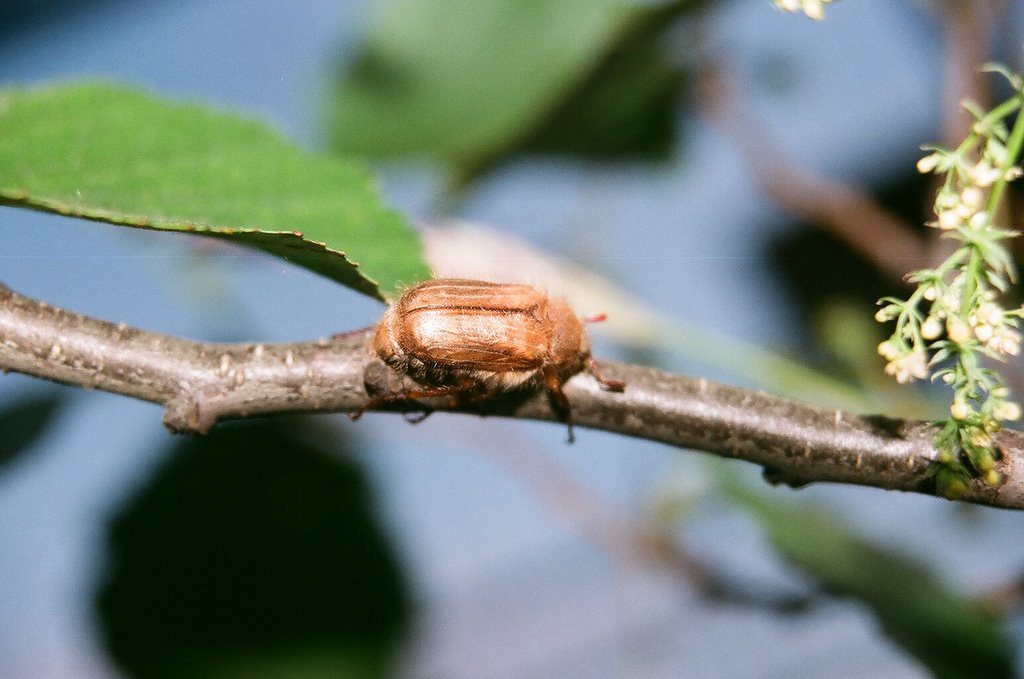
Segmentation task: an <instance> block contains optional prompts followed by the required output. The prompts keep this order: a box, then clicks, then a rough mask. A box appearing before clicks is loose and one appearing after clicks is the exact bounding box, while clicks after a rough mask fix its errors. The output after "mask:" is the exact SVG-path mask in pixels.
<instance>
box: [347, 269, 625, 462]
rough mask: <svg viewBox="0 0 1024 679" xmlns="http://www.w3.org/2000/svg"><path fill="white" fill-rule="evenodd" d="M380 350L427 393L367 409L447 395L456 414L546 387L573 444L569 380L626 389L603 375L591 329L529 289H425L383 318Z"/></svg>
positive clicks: (396, 396)
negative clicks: (585, 376) (469, 404)
mask: <svg viewBox="0 0 1024 679" xmlns="http://www.w3.org/2000/svg"><path fill="white" fill-rule="evenodd" d="M593 320H597V319H593ZM373 349H374V351H375V352H376V353H377V355H378V356H379V357H380V358H381V359H382V360H383V361H384V362H385V363H387V364H388V365H389V366H391V367H392V368H394V369H395V370H397V371H399V372H400V373H404V374H406V375H409V376H410V377H412V378H413V379H415V380H417V381H419V382H421V383H423V384H424V385H425V386H424V387H423V388H422V389H414V390H408V391H403V392H397V393H392V394H387V395H384V396H380V397H377V398H374V399H371V401H370V403H369V404H368V405H367V406H366V408H372V407H375V406H379V405H383V404H384V403H389V402H392V401H398V400H415V399H419V398H425V397H431V396H445V395H447V396H450V397H452V402H451V403H452V405H453V406H454V405H456V404H457V403H459V402H460V401H461V400H463V399H465V398H469V400H471V401H475V400H484V399H487V398H491V397H493V396H496V395H498V394H501V393H504V392H509V391H515V390H520V389H528V388H531V387H533V388H536V387H538V386H540V385H541V384H543V385H544V386H546V388H547V390H548V392H549V394H550V395H551V397H552V399H553V400H554V402H555V405H556V406H557V407H558V408H559V409H560V410H561V411H562V412H563V413H564V414H565V420H566V424H567V425H568V427H569V441H570V442H571V441H572V440H573V433H572V409H571V408H570V406H569V400H568V399H567V398H566V396H565V392H564V391H563V390H562V385H563V384H564V382H565V381H566V380H567V379H569V378H570V377H572V376H573V375H575V374H576V373H578V372H580V371H582V370H586V371H587V372H589V373H590V374H591V375H593V376H594V378H595V379H597V381H598V382H599V383H600V384H601V385H602V387H604V388H605V389H608V390H610V391H622V390H623V389H624V388H625V383H623V382H622V381H620V380H614V379H608V378H606V377H604V376H603V375H601V373H600V372H599V370H598V368H597V365H596V364H595V362H594V359H593V358H592V357H591V355H590V340H589V339H588V338H587V334H586V332H585V331H584V327H583V322H582V321H581V320H580V319H579V318H578V317H577V316H576V315H575V314H574V313H573V312H572V309H570V308H569V305H568V304H566V303H565V302H564V301H562V300H560V299H557V298H554V297H550V296H548V295H547V294H546V293H544V292H542V291H540V290H538V289H537V288H534V287H532V286H529V285H516V284H506V283H491V282H487V281H477V280H468V279H459V278H439V279H435V280H430V281H426V282H424V283H420V284H419V285H416V286H414V287H412V288H410V289H408V290H406V291H405V293H403V294H402V296H401V297H400V298H399V299H398V301H397V302H396V303H395V304H394V305H393V306H391V307H390V308H388V310H387V311H386V312H385V313H384V315H383V316H382V317H381V320H380V322H379V323H378V324H377V330H376V333H375V335H374V338H373Z"/></svg>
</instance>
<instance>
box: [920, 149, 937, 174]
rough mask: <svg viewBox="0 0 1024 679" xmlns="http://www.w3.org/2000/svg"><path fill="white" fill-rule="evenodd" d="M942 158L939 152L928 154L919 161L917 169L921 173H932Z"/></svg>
mask: <svg viewBox="0 0 1024 679" xmlns="http://www.w3.org/2000/svg"><path fill="white" fill-rule="evenodd" d="M940 160H942V156H940V155H939V154H938V153H929V154H928V155H927V156H925V157H924V158H922V159H921V160H919V161H917V171H918V172H920V173H921V174H930V173H931V172H933V171H934V170H935V168H936V167H938V166H939V161H940Z"/></svg>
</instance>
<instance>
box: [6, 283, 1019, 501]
mask: <svg viewBox="0 0 1024 679" xmlns="http://www.w3.org/2000/svg"><path fill="white" fill-rule="evenodd" d="M370 337H371V332H370V331H369V330H362V331H356V332H353V333H347V334H344V335H336V336H333V337H330V338H325V339H321V340H316V341H312V342H295V343H290V344H266V345H264V344H217V343H208V342H192V341H188V340H184V339H179V338H175V337H168V336H165V335H160V334H156V333H151V332H146V331H143V330H138V329H135V328H130V327H128V326H126V325H124V324H114V323H109V322H106V321H100V320H96V319H93V318H89V317H86V316H82V315H80V314H75V313H72V312H69V311H64V310H61V309H57V308H54V307H52V306H50V305H48V304H46V303H45V302H39V301H36V300H32V299H29V298H27V297H24V296H22V295H19V294H17V293H15V292H13V291H12V290H10V289H8V288H6V287H3V286H0V369H2V370H3V371H5V372H6V371H16V372H21V373H25V374H28V375H34V376H36V377H42V378H45V379H50V380H54V381H57V382H62V383H65V384H70V385H74V386H79V387H83V388H86V389H93V388H94V389H101V390H104V391H109V392H113V393H117V394H123V395H125V396H131V397H134V398H138V399H142V400H146V401H151V402H153V403H158V404H160V405H162V406H164V408H165V413H164V423H165V424H166V425H167V427H168V428H170V429H171V430H173V431H183V432H193V433H203V432H206V431H208V430H209V429H210V428H211V427H212V426H213V425H214V424H216V423H217V422H218V421H220V420H223V419H228V418H239V417H248V416H253V415H264V414H270V413H278V412H295V411H307V412H313V411H316V412H337V411H350V412H351V411H356V410H359V409H360V408H361V407H363V406H364V405H365V404H366V402H367V398H368V397H367V385H369V386H370V387H371V389H372V390H374V391H375V390H377V389H381V388H384V389H393V388H394V384H393V383H394V381H395V380H398V381H399V382H401V380H402V378H401V377H400V376H398V375H397V374H396V373H394V371H391V370H390V369H388V368H386V366H384V364H383V363H381V362H380V361H379V360H378V359H377V358H376V357H375V356H374V355H373V353H372V351H371V350H370V348H369V339H370ZM602 370H603V372H605V373H606V374H607V376H608V377H612V378H616V379H622V380H625V382H626V384H627V385H628V386H627V387H626V391H625V393H611V392H607V391H604V390H602V389H601V387H600V385H599V384H598V383H597V382H596V381H595V380H594V379H593V378H591V377H590V376H588V375H582V374H581V375H577V376H576V377H574V378H573V379H571V380H570V381H569V382H568V383H567V384H566V386H565V393H566V395H567V396H568V398H569V401H570V403H571V404H572V414H573V419H574V421H575V422H576V424H578V425H580V426H583V427H591V428H595V429H604V430H606V431H612V432H617V433H620V434H625V435H628V436H634V437H638V438H644V439H649V440H653V441H661V442H664V443H668V444H670V445H674V446H678V447H682V448H693V449H697V450H703V451H706V452H709V453H713V454H716V455H720V456H723V457H730V458H738V459H743V460H747V461H749V462H753V463H755V464H759V465H762V466H763V467H764V468H765V470H766V471H765V475H766V478H768V479H769V480H770V481H772V482H776V483H779V482H781V483H787V484H790V485H793V486H799V485H802V484H806V483H812V482H816V481H832V482H839V483H852V484H859V485H865V486H876V487H879V488H887V489H892V490H904V491H913V492H921V493H932V492H933V483H932V481H931V478H930V476H929V473H928V469H929V463H930V462H931V461H932V459H933V456H934V455H935V451H934V450H933V449H932V443H931V442H932V437H933V435H934V433H935V432H934V431H933V429H932V427H931V426H930V425H929V424H928V423H925V422H920V421H914V420H897V419H891V418H886V417H880V416H861V415H855V414H852V413H847V412H843V411H839V410H828V409H823V408H818V407H814V406H810V405H805V404H802V403H798V402H796V401H791V400H788V399H783V398H779V397H776V396H770V395H768V394H764V393H760V392H755V391H751V390H748V389H739V388H736V387H730V386H726V385H722V384H716V383H713V382H709V381H707V380H704V379H694V378H689V377H683V376H680V375H671V374H668V373H664V372H661V371H658V370H655V369H653V368H646V367H643V366H636V365H627V364H622V363H610V362H607V363H603V364H602ZM440 405H444V404H443V402H442V403H441V404H440ZM389 409H391V410H405V411H422V410H423V405H422V404H419V405H418V404H416V403H398V404H395V405H394V406H392V407H390V408H389ZM459 410H463V411H466V412H475V413H478V414H481V415H501V416H507V417H518V418H528V419H537V420H549V421H557V420H559V419H560V416H559V414H558V413H557V412H556V411H555V410H553V409H552V406H551V404H550V402H549V400H548V398H547V395H546V394H544V393H532V392H523V393H519V394H510V395H508V396H503V397H500V398H495V399H491V400H488V401H486V402H483V403H477V404H474V405H471V406H464V407H460V408H459ZM997 445H998V446H999V448H1000V450H1001V453H1002V457H1001V459H1000V460H999V463H998V467H997V471H998V472H999V473H1000V474H1002V476H1003V478H1004V482H1003V483H1002V484H1001V485H1000V486H998V487H995V488H991V487H988V486H985V485H984V484H982V483H981V482H978V481H975V482H972V483H971V485H970V487H969V488H968V491H967V493H966V495H965V496H964V500H967V501H970V502H976V503H980V504H988V505H992V506H997V507H1008V508H1015V509H1024V434H1022V433H1021V432H1018V431H1011V430H1007V431H1003V432H1001V433H1000V434H999V435H998V437H997Z"/></svg>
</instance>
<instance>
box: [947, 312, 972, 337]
mask: <svg viewBox="0 0 1024 679" xmlns="http://www.w3.org/2000/svg"><path fill="white" fill-rule="evenodd" d="M946 335H947V336H948V337H949V339H950V340H952V341H953V342H956V343H957V344H963V343H964V342H966V341H967V340H968V339H970V337H971V329H970V327H968V325H967V324H966V323H964V322H963V320H961V319H960V318H959V317H958V316H950V317H948V318H947V319H946Z"/></svg>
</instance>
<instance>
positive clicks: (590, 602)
mask: <svg viewBox="0 0 1024 679" xmlns="http://www.w3.org/2000/svg"><path fill="white" fill-rule="evenodd" d="M1022 27H1024V7H1022V6H1021V5H1019V4H1018V3H1012V2H999V1H998V0H992V1H991V2H981V1H978V2H955V1H950V2H942V1H935V2H928V1H926V0H921V1H919V2H898V3H896V2H891V1H889V0H851V1H849V2H839V3H833V4H832V5H830V6H829V8H828V17H827V20H826V21H825V22H823V23H814V22H811V21H810V20H808V19H806V18H805V17H802V16H800V15H787V14H783V13H781V12H778V11H776V10H774V9H773V8H772V7H771V5H770V3H769V2H768V1H767V0H732V1H725V0H721V1H711V0H706V1H703V2H695V1H694V2H676V3H668V2H665V3H661V2H655V1H645V2H639V1H637V2H633V3H628V2H619V3H613V2H594V1H593V0H587V1H586V2H566V1H562V2H560V1H557V0H551V1H550V2H548V1H537V2H530V3H525V2H521V1H520V2H517V1H516V0H475V1H474V2H463V1H460V0H444V1H432V0H392V1H390V2H380V3H374V2H340V1H330V2H329V1H327V0H295V1H293V2H289V3H280V2H269V1H266V0H249V1H247V2H241V1H240V0H221V1H219V2H215V3H214V2H202V1H201V0H178V1H177V2H174V3H171V2H166V1H164V0H145V1H138V0H137V1H136V2H119V1H117V0H91V1H87V0H78V1H75V0H66V1H63V2H46V3H41V2H32V1H31V0H14V1H12V0H8V1H7V2H6V3H4V6H3V8H2V9H0V82H2V83H3V84H4V85H5V86H9V85H19V86H27V85H32V84H38V83H44V82H60V81H66V80H71V79H75V80H80V79H88V80H104V81H114V82H118V83H125V84H131V85H136V86H139V87H141V88H144V89H146V90H148V91H151V92H153V93H156V94H158V95H160V96H162V97H166V98H170V99H175V100H187V101H199V102H203V103H206V104H209V105H210V106H213V107H216V108H218V109H221V110H227V111H232V112H237V113H239V114H241V115H245V116H248V117H253V118H257V119H261V120H264V121H266V122H267V123H269V124H270V125H271V126H272V127H273V128H275V129H276V130H278V131H279V132H280V133H281V134H282V135H283V136H285V137H287V138H289V139H291V140H293V141H295V142H296V143H297V144H298V145H300V146H302V147H304V148H306V149H310V150H315V151H318V152H323V153H338V154H344V155H355V156H361V157H365V158H366V160H367V162H368V163H369V164H370V165H371V166H372V167H373V168H374V170H375V172H376V173H377V176H378V177H379V181H380V187H381V190H382V192H383V194H384V196H385V199H386V201H387V202H388V203H389V204H390V205H392V206H393V207H395V208H396V209H398V210H399V211H401V212H402V213H403V214H405V215H406V216H407V217H408V218H409V219H410V220H412V221H413V222H415V223H416V224H417V225H418V226H419V227H420V229H421V230H422V233H423V234H424V238H425V242H426V244H427V246H428V256H429V258H430V261H431V263H432V265H433V266H434V268H435V271H437V272H438V273H446V274H447V273H459V274H468V275H475V276H482V277H488V278H493V279H509V278H517V279H519V280H528V281H529V282H534V283H538V284H542V285H545V286H548V287H550V288H552V289H556V290H559V291H561V292H562V293H564V294H566V295H567V296H569V297H570V298H571V299H572V300H573V301H574V302H575V304H576V305H577V306H578V307H580V311H581V313H596V312H599V311H605V312H607V313H608V314H609V322H608V323H607V324H605V325H604V326H603V327H601V328H595V331H594V335H595V341H596V347H597V350H596V353H597V354H598V355H599V356H604V357H610V358H612V357H613V358H618V359H623V360H633V361H638V362H644V363H648V364H651V365H655V366H658V367H661V368H664V369H666V370H671V371H674V372H680V373H685V374H692V375H699V376H703V377H707V378H709V379H715V380H721V381H726V382H730V383H732V384H738V385H743V386H750V387H757V388H762V389H765V390H768V391H773V392H776V393H781V394H786V395H790V396H792V397H795V398H801V399H804V400H809V401H812V402H814V403H818V404H821V405H827V406H832V407H843V408H849V409H855V410H860V411H866V412H868V411H869V412H884V413H885V414H888V415H893V416H910V417H925V418H927V417H938V416H939V415H940V414H941V413H942V412H944V410H943V409H944V408H945V407H946V406H944V405H943V398H944V397H945V394H943V393H942V392H939V391H935V392H932V391H929V390H928V389H927V388H924V389H918V390H914V389H912V388H906V387H900V388H897V387H896V386H894V385H891V384H889V383H888V382H887V381H886V380H885V379H884V376H883V375H882V373H881V370H882V364H883V362H882V360H881V359H880V358H878V357H877V356H876V355H875V354H874V347H875V345H876V344H877V342H878V341H879V340H880V339H881V338H882V336H883V333H884V329H883V328H880V327H876V325H877V324H875V323H874V321H873V319H872V316H873V313H874V306H873V305H874V301H875V300H876V299H877V298H878V297H879V296H881V295H884V294H896V295H899V294H903V293H904V289H903V287H902V283H901V282H900V274H901V273H902V272H905V271H909V270H911V269H913V268H916V267H919V266H921V265H923V264H925V263H927V262H929V261H931V257H932V256H933V255H932V252H933V250H934V247H933V246H934V243H933V242H932V241H930V240H929V235H928V234H925V233H924V232H923V230H922V229H919V228H918V227H917V226H915V225H916V224H920V223H921V222H922V221H923V220H925V219H927V215H928V211H929V206H930V204H931V199H930V198H929V197H928V193H929V190H930V188H929V185H928V183H927V181H925V180H921V179H919V178H918V177H917V176H916V175H915V173H914V162H915V161H916V159H917V158H918V157H919V155H920V151H919V150H918V148H919V146H920V145H921V144H924V143H932V142H943V141H945V142H946V143H947V144H949V145H952V144H954V143H955V141H956V140H957V138H958V136H961V137H962V135H963V133H964V130H965V129H966V128H965V125H967V124H969V121H968V120H967V119H965V118H964V117H962V116H960V115H959V114H958V113H957V110H956V103H957V102H958V101H959V99H960V98H962V97H964V96H972V97H974V98H976V99H979V100H981V101H994V100H993V99H991V98H992V97H997V98H998V97H1000V96H1005V95H1006V94H1007V93H1006V92H1004V91H1000V90H999V85H1000V84H999V83H998V82H997V81H996V80H995V79H994V78H991V77H981V76H979V75H978V74H977V68H978V67H979V66H980V65H981V64H982V63H983V62H984V61H985V60H987V59H993V58H997V59H1000V60H1001V61H1003V62H1004V63H1006V64H1008V65H1009V66H1010V67H1011V68H1019V67H1020V56H1021V55H1020V45H1021V39H1020V38H1021V28H1022ZM67 115H68V116H69V118H71V119H73V118H74V115H75V112H74V111H68V112H67ZM2 133H3V130H0V134H2ZM0 239H2V240H0V242H2V243H3V244H2V245H0V281H2V282H3V283H4V284H5V285H8V286H10V287H11V288H13V289H14V290H16V291H18V292H21V293H23V294H26V295H29V296H31V297H35V298H37V299H43V300H46V301H47V302H50V303H52V304H55V305H58V306H62V307H65V308H68V309H71V310H74V311H78V312H81V313H85V314H88V315H92V316H96V317H99V318H103V319H109V320H113V321H123V322H125V323H128V324H130V325H134V326H139V327H142V328H145V329H149V330H154V331H158V332H163V333H169V334H174V335H179V336H185V337H190V338H196V339H206V340H254V341H262V342H274V341H290V340H300V339H309V338H313V337H319V336H325V335H329V334H331V333H335V332H340V331H343V330H348V329H354V328H359V327H365V326H368V325H371V324H372V323H374V322H375V321H376V319H377V318H378V316H379V314H380V312H381V307H380V306H379V305H378V304H376V303H374V302H373V301H371V300H369V299H367V298H363V297H361V296H359V295H357V294H355V293H353V292H351V291H349V290H346V289H344V288H342V287H339V286H337V285H335V284H333V283H331V282H330V281H328V280H326V279H324V278H320V277H317V276H316V275H314V274H312V273H309V272H307V271H304V270H301V269H299V268H297V267H292V266H289V265H288V264H287V263H286V262H284V261H281V260H276V259H273V258H270V257H268V256H265V255H261V254H258V253H255V252H253V251H248V250H239V249H234V248H230V247H226V246H224V245H219V244H218V245H211V244H208V243H206V242H204V241H200V240H198V239H193V238H183V237H181V236H179V235H174V234H155V233H148V232H141V231H138V232H137V231H126V230H123V229H118V228H115V227H112V226H109V225H104V224H97V223H90V222H85V221H81V220H69V219H66V218H61V217H56V216H52V215H45V214H38V213H31V212H28V211H25V210H16V209H13V208H0ZM1011 368H1012V370H1017V371H1019V366H1013V367H1011ZM1011 379H1013V380H1015V381H1016V383H1017V384H1018V389H1017V393H1018V394H1021V393H1024V390H1021V389H1020V388H1019V386H1020V384H1021V380H1020V377H1019V375H1017V374H1014V375H1011ZM160 417H161V412H160V409H159V408H157V407H155V406H152V405H149V404H143V403H138V402H134V401H132V400H129V399H126V398H122V397H117V396H112V395H109V394H103V393H93V392H78V391H74V390H71V389H64V388H60V387H55V386H52V385H49V384H45V383H43V382H40V381H38V380H33V379H30V378H27V377H24V376H20V375H13V374H8V375H3V376H2V377H0V545H2V547H0V583H2V585H0V675H3V676H9V677H119V676H125V677H129V676H140V677H141V676H210V677H228V676H230V677H236V676H237V677H256V676H267V677H276V676H354V677H360V676H364V677H374V676H402V677H454V678H457V677H467V678H469V677H510V678H511V677H565V676H578V677H622V676H636V677H679V676H687V677H719V676H730V677H820V676H829V677H843V676H847V677H867V676H870V677H922V676H933V675H936V676H993V677H995V676H1022V672H1021V669H1020V658H1019V652H1020V649H1021V647H1022V642H1024V636H1022V634H1024V626H1022V618H1021V614H1020V609H1019V607H1018V604H1019V601H1020V599H1021V592H1022V590H1021V583H1022V577H1024V540H1021V539H1020V536H1021V534H1022V533H1021V527H1022V525H1024V518H1022V516H1021V515H1019V514H1018V513H1014V512H1007V511H1000V510H993V509H987V508H979V507H967V506H959V505H955V504H952V503H948V502H945V501H941V500H938V499H935V498H929V497H925V496H910V495H902V494H895V493H887V492H883V491H880V490H874V489H863V488H846V487H834V486H812V487H809V488H806V489H803V490H800V491H799V492H794V491H792V490H789V489H786V488H770V487H768V486H766V485H765V484H764V483H763V482H762V481H761V480H760V478H759V470H757V469H754V468H752V467H751V466H749V465H745V464H743V463H732V462H730V463H723V462H719V461H715V460H711V459H708V458H707V456H705V455H702V454H700V453H692V452H687V451H677V450H670V449H667V448H666V447H664V446H661V445H656V444H652V443H646V442H643V441H635V440H630V439H627V438H624V437H619V436H615V435H611V434H604V433H599V432H591V431H581V432H579V434H578V440H577V442H576V444H575V445H572V446H568V445H566V444H565V431H564V428H562V427H559V426H553V425H547V424H539V423H527V422H514V421H502V420H487V421H484V420H481V419H477V418H473V417H465V416H458V417H457V416H444V415H435V416H433V417H430V418H428V419H427V420H426V421H424V422H423V423H421V424H419V425H417V426H415V427H414V426H411V425H409V424H407V423H405V422H404V421H402V419H401V418H399V417H397V416H394V415H373V414H371V415H367V416H366V417H364V418H363V419H362V420H360V421H359V422H358V423H352V422H350V421H349V420H348V418H346V417H344V416H333V415H332V416H319V417H310V418H294V417H281V418H271V419H268V420H263V421H257V422H246V423H236V424H231V425H224V426H220V427H218V428H217V429H216V430H215V432H214V433H213V434H212V435H211V436H209V437H206V438H202V439H194V438H188V437H180V436H179V437H175V436H172V435H170V434H169V433H167V432H166V431H165V430H164V429H163V427H162V426H161V424H160Z"/></svg>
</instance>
